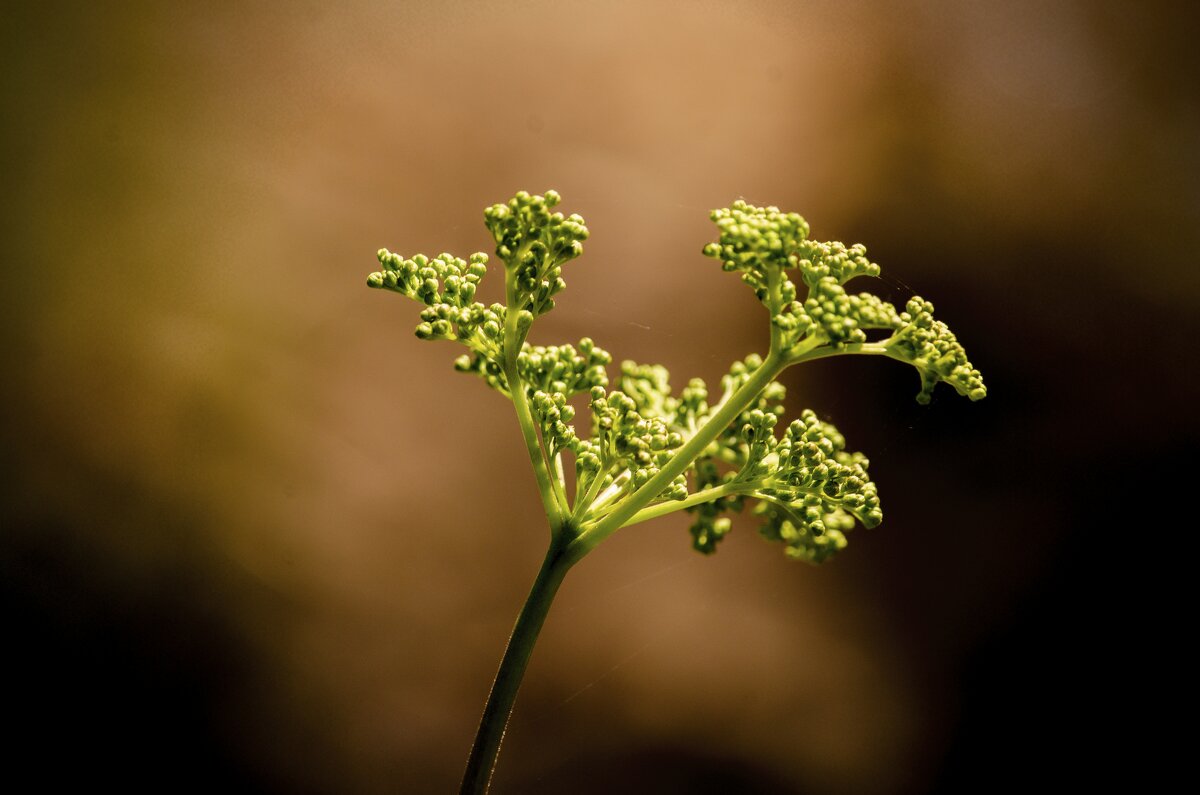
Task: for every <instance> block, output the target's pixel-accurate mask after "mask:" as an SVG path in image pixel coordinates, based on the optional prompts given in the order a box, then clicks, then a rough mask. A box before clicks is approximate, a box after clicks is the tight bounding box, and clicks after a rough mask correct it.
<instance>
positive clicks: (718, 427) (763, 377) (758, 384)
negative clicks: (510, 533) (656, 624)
mask: <svg viewBox="0 0 1200 795" xmlns="http://www.w3.org/2000/svg"><path fill="white" fill-rule="evenodd" d="M788 364H789V362H788V361H787V360H785V359H784V358H783V356H782V355H781V354H779V353H776V352H775V350H774V349H772V350H771V352H770V353H769V354H768V355H767V358H766V359H765V360H764V361H763V363H762V364H761V365H760V366H759V368H758V369H757V370H755V371H754V372H753V373H752V374H751V375H750V377H749V379H747V381H746V383H744V384H742V386H741V387H740V388H739V389H738V390H737V391H736V392H735V393H734V394H733V395H732V396H731V397H730V398H729V400H728V401H726V402H725V403H724V404H723V405H722V406H721V407H720V409H718V410H717V411H716V413H714V414H712V415H711V416H709V418H708V419H707V420H706V421H705V423H704V424H703V425H701V426H700V430H698V431H697V432H696V434H695V435H694V436H692V437H691V438H690V439H688V440H687V441H686V442H684V444H683V447H680V448H679V449H678V450H677V451H676V452H675V455H674V456H672V457H671V460H670V461H668V462H667V464H666V465H665V466H664V467H663V468H662V469H660V470H659V471H658V474H656V475H655V476H654V477H652V478H650V480H648V481H646V482H645V483H644V484H642V487H641V488H639V489H638V490H637V491H635V492H634V493H633V494H631V495H629V496H628V497H626V498H625V499H624V500H623V501H622V502H621V503H620V504H619V506H618V507H617V508H616V509H615V510H613V512H612V513H610V514H607V515H606V516H604V517H603V518H602V519H600V520H599V521H598V522H596V524H594V525H592V526H590V527H587V528H586V529H585V530H584V531H583V532H582V533H581V534H580V535H579V536H578V537H577V538H576V539H575V540H574V541H572V542H571V547H572V548H579V553H578V554H579V555H580V556H581V557H582V555H583V554H586V553H587V552H588V551H589V550H591V549H594V548H595V547H596V545H597V544H599V543H600V542H601V541H603V540H604V539H605V538H608V536H610V535H612V534H613V533H614V532H616V531H617V530H618V529H619V528H621V527H623V526H624V525H625V524H626V523H627V522H628V521H629V520H630V519H632V518H633V516H634V514H636V513H637V512H638V511H640V510H641V509H642V508H644V507H646V506H647V505H648V504H649V503H650V502H651V501H652V500H654V498H655V497H657V496H658V495H659V494H661V493H662V491H663V489H665V488H666V487H667V484H669V483H670V482H671V481H672V480H674V479H675V477H676V476H677V475H679V474H681V473H683V472H684V471H685V470H686V469H687V468H688V467H689V466H691V465H692V462H693V461H695V460H696V458H697V457H698V456H699V455H700V454H701V453H702V452H704V448H705V447H708V445H709V444H710V443H711V442H712V441H713V440H714V439H716V438H717V437H718V436H719V435H720V434H721V432H722V431H724V430H725V429H726V428H728V427H729V424H730V423H731V422H733V421H734V420H735V419H736V418H737V416H738V415H739V414H741V413H742V411H743V410H745V408H746V406H748V405H750V403H751V402H752V401H753V400H754V399H755V398H756V397H758V395H759V394H760V393H761V392H762V391H763V390H764V389H766V387H767V384H769V383H771V381H773V380H775V377H776V376H778V375H779V374H780V373H781V372H783V370H784V369H785V368H786V367H787V366H788Z"/></svg>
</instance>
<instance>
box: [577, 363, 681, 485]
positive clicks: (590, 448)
mask: <svg viewBox="0 0 1200 795" xmlns="http://www.w3.org/2000/svg"><path fill="white" fill-rule="evenodd" d="M591 398H592V399H591V402H590V407H591V411H592V437H591V439H589V440H588V441H586V442H581V443H580V444H579V445H578V446H577V448H576V450H577V452H576V466H577V471H578V473H579V477H580V479H581V481H583V482H584V488H585V489H586V488H587V487H588V485H589V484H590V483H591V482H592V481H593V480H594V479H595V478H596V477H602V478H606V479H608V478H615V477H617V476H619V474H620V473H621V472H623V471H628V473H629V484H630V486H631V487H632V488H633V489H637V488H640V487H641V486H642V485H643V484H645V483H646V482H647V481H648V480H650V479H651V478H652V477H654V476H655V475H657V474H658V471H659V469H661V468H662V466H663V465H664V464H666V463H667V461H669V460H670V459H671V456H672V454H673V453H674V452H675V451H676V450H677V449H679V447H680V445H682V444H683V437H682V436H681V435H680V434H679V433H678V432H677V431H674V430H672V429H671V427H670V426H669V425H668V423H667V422H666V421H665V420H664V419H663V418H661V417H643V416H642V415H641V414H639V413H638V410H637V403H636V402H635V401H634V400H633V398H631V397H630V396H629V395H626V394H625V393H624V392H620V391H612V392H606V391H605V389H604V387H600V386H597V387H593V388H592V394H591ZM687 494H688V491H687V476H686V475H682V474H681V475H679V476H678V477H677V478H675V479H674V480H672V481H671V483H670V484H669V485H668V486H667V487H666V488H665V489H664V490H663V492H662V493H661V494H660V495H658V497H657V500H682V499H685V498H686V497H687Z"/></svg>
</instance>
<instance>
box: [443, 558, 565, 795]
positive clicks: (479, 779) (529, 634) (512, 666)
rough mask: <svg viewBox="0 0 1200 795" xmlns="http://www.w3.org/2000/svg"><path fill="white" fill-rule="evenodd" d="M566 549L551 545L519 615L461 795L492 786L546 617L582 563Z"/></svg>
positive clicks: (485, 710) (472, 794)
mask: <svg viewBox="0 0 1200 795" xmlns="http://www.w3.org/2000/svg"><path fill="white" fill-rule="evenodd" d="M565 547H566V545H565V544H560V543H558V542H557V540H556V541H554V542H552V543H551V544H550V550H549V551H548V552H547V553H546V559H545V560H544V561H542V568H541V569H540V570H539V571H538V575H537V579H535V580H534V581H533V587H532V588H531V589H530V590H529V596H528V597H527V598H526V599H525V606H524V607H522V608H521V613H520V614H519V615H518V616H517V623H516V625H515V626H514V627H513V631H512V637H510V638H509V639H508V647H507V648H506V649H505V650H504V657H503V658H501V660H500V670H498V671H497V672H496V681H495V682H494V683H493V684H492V692H491V693H489V694H488V700H487V704H486V705H485V706H484V708H483V718H482V719H481V720H480V722H479V731H478V732H477V733H476V735H475V744H474V745H473V746H472V747H471V756H470V757H469V758H468V759H467V772H466V773H465V774H464V775H463V782H462V789H461V790H459V792H460V793H461V795H468V793H469V794H470V795H482V793H486V792H487V790H488V785H489V784H490V783H491V780H492V771H493V770H494V769H495V767H496V757H497V755H499V753H500V741H501V740H503V739H504V730H505V728H507V726H508V717H509V715H511V714H512V708H513V701H514V700H515V699H516V697H517V690H518V689H519V688H520V687H521V679H522V678H523V677H524V676H525V668H526V666H528V665H529V656H530V655H531V654H532V653H533V646H534V644H535V643H537V638H538V633H540V632H541V631H542V624H544V623H545V621H546V614H547V613H549V612H550V603H551V602H552V601H554V595H555V594H556V593H557V592H558V586H560V585H561V584H562V581H563V577H565V576H566V574H567V571H568V570H569V569H570V568H571V566H572V564H574V563H575V561H576V560H578V558H577V557H574V556H572V555H570V554H568V553H567V551H566V548H565Z"/></svg>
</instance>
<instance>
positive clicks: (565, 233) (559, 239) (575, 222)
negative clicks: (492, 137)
mask: <svg viewBox="0 0 1200 795" xmlns="http://www.w3.org/2000/svg"><path fill="white" fill-rule="evenodd" d="M559 201H561V197H560V196H559V195H558V193H556V192H555V191H552V190H550V191H546V194H545V195H544V196H538V195H531V194H529V193H527V192H525V191H520V192H519V193H517V195H516V196H514V197H513V198H512V199H510V200H509V201H508V203H507V204H493V205H492V206H491V207H489V208H487V209H486V210H484V212H483V217H484V223H485V224H486V225H487V228H488V230H489V231H490V232H491V233H492V238H493V239H494V240H495V241H496V255H497V256H498V257H499V258H500V259H501V260H502V261H503V262H504V264H505V267H506V268H508V269H509V270H510V271H511V272H512V273H511V278H512V279H513V280H514V284H515V292H516V296H515V298H516V303H515V305H514V306H513V307H512V308H513V309H526V310H529V311H530V312H532V313H533V314H534V315H535V316H537V315H542V314H545V313H546V312H549V311H550V310H551V309H553V308H554V296H555V295H556V294H557V293H559V292H560V291H561V290H562V289H563V288H564V287H566V282H564V281H563V278H562V266H563V264H564V263H566V262H568V261H569V260H572V259H575V258H576V257H578V256H579V255H580V254H582V253H583V241H584V240H587V237H588V229H587V226H586V225H584V221H583V218H581V217H580V216H578V215H574V214H572V215H569V216H563V214H562V213H559V212H551V209H552V208H553V207H554V206H555V205H557V204H558V203H559Z"/></svg>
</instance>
